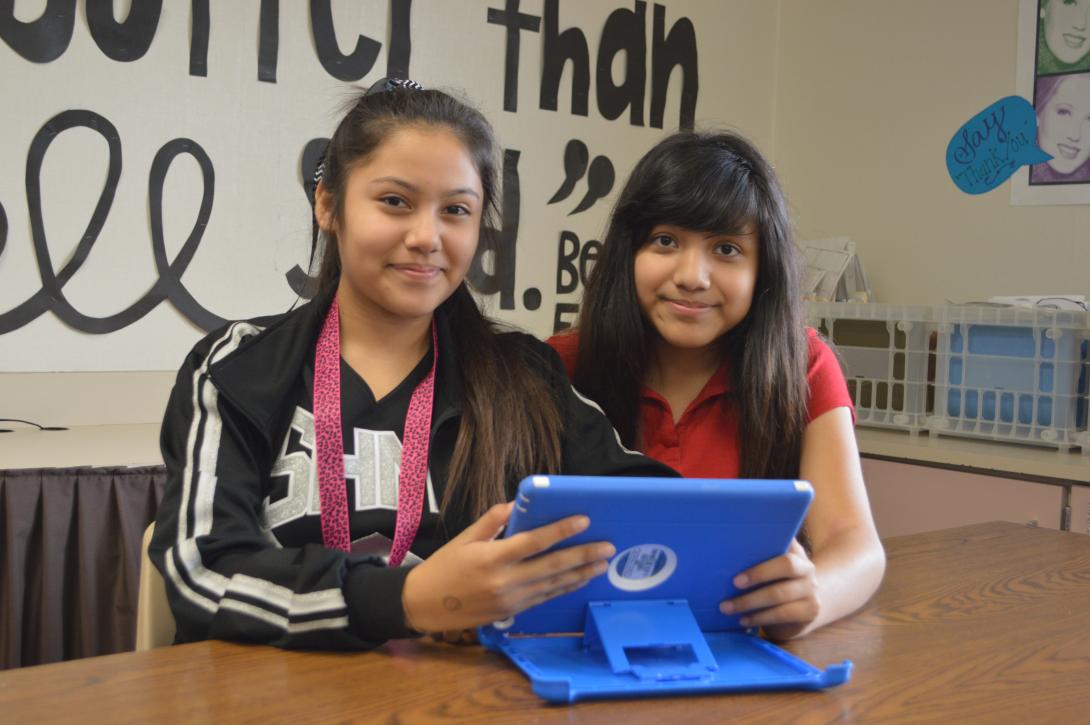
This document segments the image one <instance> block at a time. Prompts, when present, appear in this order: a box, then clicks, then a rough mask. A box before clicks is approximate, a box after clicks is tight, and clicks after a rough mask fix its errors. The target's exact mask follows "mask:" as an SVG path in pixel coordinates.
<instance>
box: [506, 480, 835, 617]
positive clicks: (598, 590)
mask: <svg viewBox="0 0 1090 725" xmlns="http://www.w3.org/2000/svg"><path fill="white" fill-rule="evenodd" d="M812 498H813V489H812V488H811V486H810V484H809V483H806V482H805V481H772V480H727V479H684V478H623V477H614V478H606V477H589V476H532V477H529V478H527V479H525V480H524V481H522V484H521V485H520V487H519V494H518V497H517V499H516V502H515V510H514V512H513V513H512V516H511V521H510V523H509V525H508V529H507V532H506V534H505V535H506V536H512V535H514V534H516V533H518V532H519V531H525V530H529V529H533V528H537V527H539V526H543V525H545V524H548V523H552V522H554V521H557V520H559V519H561V518H564V517H566V516H572V515H576V514H584V515H587V516H589V517H590V520H591V523H590V527H589V528H588V529H587V530H586V531H584V532H582V533H581V534H579V535H578V536H576V537H573V538H572V539H568V540H566V541H565V542H563V543H562V546H571V545H575V544H581V543H587V542H591V541H608V542H610V543H612V544H613V545H614V546H615V547H616V549H617V553H616V555H615V556H614V557H613V558H612V559H611V560H610V566H609V570H608V572H607V573H606V574H604V575H602V576H600V577H597V578H596V579H594V580H592V581H591V582H590V583H589V584H587V585H586V586H585V587H583V588H582V589H580V590H578V591H575V592H571V593H569V594H566V595H564V596H561V597H557V598H556V599H552V600H550V601H547V602H544V603H542V604H539V605H538V606H536V607H533V608H531V609H528V610H526V611H525V612H523V613H521V614H519V615H518V616H516V617H515V618H514V619H513V620H508V621H507V622H505V623H503V625H502V626H498V627H497V628H500V629H502V630H503V631H506V632H509V633H512V634H514V633H522V634H531V633H533V634H540V633H545V632H581V631H583V627H584V622H585V617H586V607H587V603H588V602H592V601H614V600H641V599H642V600H647V599H686V600H688V602H689V605H690V607H691V608H692V611H693V614H694V616H695V617H696V620H697V623H698V624H699V625H700V628H701V629H702V630H703V631H705V632H709V631H723V630H730V629H739V628H740V627H739V625H738V616H737V615H731V616H727V615H724V614H722V613H721V612H720V611H719V603H720V602H722V601H723V600H724V599H729V598H730V597H733V596H735V595H736V594H738V592H739V590H738V589H737V588H735V587H734V586H733V584H732V580H733V579H734V577H735V576H736V575H737V574H739V573H741V572H742V571H744V570H746V569H748V568H750V567H752V566H754V565H755V564H759V563H760V562H762V561H766V560H768V559H771V558H774V557H776V556H779V555H781V554H784V553H785V552H786V551H787V549H788V547H789V546H790V543H791V540H792V539H793V538H794V536H795V535H796V534H797V532H798V529H799V527H800V525H801V523H802V520H803V518H804V516H805V515H806V510H807V507H808V506H809V504H810V500H811V499H812Z"/></svg>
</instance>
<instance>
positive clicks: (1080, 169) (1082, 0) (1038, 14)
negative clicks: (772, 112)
mask: <svg viewBox="0 0 1090 725" xmlns="http://www.w3.org/2000/svg"><path fill="white" fill-rule="evenodd" d="M1018 93H1019V95H1021V96H1024V97H1025V98H1027V99H1029V100H1030V101H1031V102H1032V103H1033V107H1034V110H1035V111H1036V113H1037V143H1038V145H1039V146H1040V147H1041V149H1042V150H1044V152H1045V153H1047V154H1049V155H1050V156H1052V158H1051V159H1050V160H1049V161H1047V162H1045V163H1041V164H1035V165H1033V166H1029V167H1025V168H1022V169H1020V170H1019V171H1018V172H1017V173H1016V174H1015V175H1014V176H1013V177H1011V182H1012V186H1011V203H1013V204H1090V0H1021V3H1020V6H1019V18H1018Z"/></svg>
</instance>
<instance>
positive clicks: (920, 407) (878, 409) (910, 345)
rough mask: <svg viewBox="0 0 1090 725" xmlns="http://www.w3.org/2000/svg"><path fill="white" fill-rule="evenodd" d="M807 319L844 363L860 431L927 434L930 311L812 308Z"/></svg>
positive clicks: (878, 307)
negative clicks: (883, 430) (899, 430)
mask: <svg viewBox="0 0 1090 725" xmlns="http://www.w3.org/2000/svg"><path fill="white" fill-rule="evenodd" d="M807 317H808V321H809V324H810V325H811V326H812V327H814V328H816V329H817V330H818V331H819V332H821V333H822V335H824V336H825V338H826V339H827V340H828V341H829V342H830V343H831V346H832V347H833V349H834V351H835V352H836V353H837V357H838V358H839V359H840V364H841V367H842V368H844V377H845V378H846V379H847V382H848V392H850V393H851V396H852V401H853V402H854V403H855V417H856V423H857V424H858V425H861V426H869V427H875V428H897V429H901V430H908V431H911V432H913V433H916V432H918V431H919V430H921V429H923V428H924V426H925V425H926V421H927V413H928V374H927V373H928V357H929V350H928V342H929V337H930V335H929V333H930V331H931V327H932V320H933V313H932V310H931V308H930V307H921V306H908V305H885V304H856V303H844V302H811V303H809V304H808V306H807Z"/></svg>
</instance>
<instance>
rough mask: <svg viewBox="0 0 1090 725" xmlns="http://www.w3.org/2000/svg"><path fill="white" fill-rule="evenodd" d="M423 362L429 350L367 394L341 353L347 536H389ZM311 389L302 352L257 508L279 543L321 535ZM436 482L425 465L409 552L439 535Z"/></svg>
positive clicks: (427, 550)
mask: <svg viewBox="0 0 1090 725" xmlns="http://www.w3.org/2000/svg"><path fill="white" fill-rule="evenodd" d="M431 364H432V354H431V352H429V353H428V354H427V355H425V356H424V358H423V359H422V360H421V361H420V362H419V363H417V365H416V367H415V368H413V370H412V371H411V372H410V373H409V374H408V375H407V376H406V377H405V379H404V380H402V381H401V383H399V384H398V386H397V387H396V388H394V389H393V390H391V391H390V392H389V393H387V394H386V395H385V396H383V398H382V399H381V400H375V396H374V394H373V393H372V392H371V388H370V387H369V386H368V385H367V383H366V381H364V380H363V378H361V377H360V376H359V375H358V374H357V373H356V371H355V370H353V369H352V368H351V366H349V365H348V363H346V362H345V361H344V360H343V359H342V360H341V434H342V437H343V440H344V455H345V486H346V489H347V494H348V511H349V522H350V526H351V532H352V539H353V541H355V540H357V539H360V538H363V537H366V536H368V535H370V534H374V533H378V534H381V535H382V536H384V537H386V538H387V539H390V540H392V539H393V538H394V526H395V522H396V517H397V495H398V476H397V472H398V471H399V470H400V468H401V450H402V438H403V435H404V428H405V415H406V413H407V412H408V409H409V400H410V399H411V397H412V394H413V391H414V390H415V389H416V386H417V385H418V384H419V383H420V381H421V380H423V379H424V377H425V376H426V375H427V373H428V371H429V370H430V369H431ZM313 390H314V363H313V360H309V361H307V362H306V363H305V364H304V366H303V369H302V371H301V375H300V381H299V385H298V386H297V390H296V393H295V411H294V414H293V417H292V423H291V426H290V427H289V428H288V432H287V435H286V437H285V440H284V441H283V443H282V445H281V450H280V452H279V454H278V455H277V456H276V461H275V462H274V464H273V467H272V469H271V471H270V476H269V482H270V486H271V489H270V493H269V498H268V500H267V503H266V505H265V507H264V509H263V524H264V526H265V528H267V529H269V530H271V531H272V533H273V535H274V536H275V537H276V539H277V541H279V542H280V544H281V545H283V546H286V547H296V546H303V545H305V544H307V543H314V542H319V541H321V540H322V529H321V517H320V510H321V507H320V502H319V496H318V482H317V468H316V466H315V465H314V451H313V448H314V444H313V441H314V415H313V409H314V402H313ZM433 422H434V421H433ZM429 453H430V451H429ZM444 483H445V482H444V481H443V480H441V477H440V476H436V475H433V474H432V473H431V472H429V474H428V486H427V490H426V494H425V498H424V509H423V515H422V517H421V521H420V528H419V530H418V532H417V536H416V539H415V540H414V543H413V546H412V551H413V553H414V554H416V555H417V556H420V557H422V558H423V557H426V556H428V555H429V554H431V553H432V552H433V551H434V550H435V549H436V548H438V547H439V546H440V545H442V544H443V543H444V541H445V538H444V537H442V535H441V533H440V532H439V516H438V513H439V502H440V501H442V496H443V484H444ZM304 491H305V493H306V496H305V499H306V506H305V508H304V506H303V500H304V496H303V493H304Z"/></svg>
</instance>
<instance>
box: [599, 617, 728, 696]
mask: <svg viewBox="0 0 1090 725" xmlns="http://www.w3.org/2000/svg"><path fill="white" fill-rule="evenodd" d="M583 645H584V648H585V649H586V650H587V651H588V652H602V653H604V654H605V657H606V659H607V660H608V662H609V666H610V669H612V671H613V673H614V674H615V675H622V674H631V675H633V676H635V677H637V678H638V679H640V680H644V681H663V680H701V679H705V680H706V679H710V677H711V676H712V675H713V674H714V673H715V672H716V671H718V670H719V665H718V664H717V663H716V661H715V655H713V654H712V652H711V649H709V648H708V642H707V640H706V639H705V638H704V633H703V632H701V631H700V626H699V625H698V624H697V622H696V618H694V617H693V613H692V610H691V609H690V608H689V603H688V602H687V601H686V600H684V599H658V600H645V601H613V602H590V603H588V605H587V619H586V627H585V628H584V636H583Z"/></svg>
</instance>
